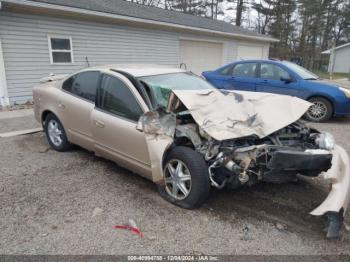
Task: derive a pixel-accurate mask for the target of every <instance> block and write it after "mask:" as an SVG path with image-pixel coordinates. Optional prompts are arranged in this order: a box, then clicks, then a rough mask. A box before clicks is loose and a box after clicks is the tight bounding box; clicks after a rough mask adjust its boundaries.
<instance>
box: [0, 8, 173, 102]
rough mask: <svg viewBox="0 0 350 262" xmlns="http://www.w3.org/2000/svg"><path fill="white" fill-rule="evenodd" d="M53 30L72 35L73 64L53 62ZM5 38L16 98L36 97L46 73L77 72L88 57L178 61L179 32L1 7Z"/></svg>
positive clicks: (99, 61)
mask: <svg viewBox="0 0 350 262" xmlns="http://www.w3.org/2000/svg"><path fill="white" fill-rule="evenodd" d="M50 35H52V36H55V35H62V36H70V37H71V38H72V40H73V41H72V42H73V43H72V44H73V47H72V48H73V50H74V64H65V65H62V64H51V62H50V52H49V46H48V36H50ZM0 39H1V40H2V47H3V53H4V62H5V68H6V79H7V87H8V93H9V97H10V101H11V103H14V102H19V103H20V102H26V101H27V100H31V99H32V88H33V86H35V85H36V84H38V82H39V79H41V78H42V77H45V76H48V75H49V74H50V73H55V74H67V73H72V72H74V71H76V70H79V69H82V68H85V67H87V61H88V62H89V64H90V66H96V65H104V64H126V63H127V64H130V63H144V64H146V63H152V64H163V65H173V66H178V35H177V34H173V33H171V32H164V31H156V30H148V29H138V28H132V27H126V26H119V25H111V24H103V23H92V22H84V21H77V20H68V19H60V18H50V17H44V16H35V15H26V14H17V13H8V12H1V11H0Z"/></svg>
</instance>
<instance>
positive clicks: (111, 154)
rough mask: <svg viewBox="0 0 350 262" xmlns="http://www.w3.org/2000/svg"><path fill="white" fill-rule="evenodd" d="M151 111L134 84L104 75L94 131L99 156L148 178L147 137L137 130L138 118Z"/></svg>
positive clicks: (123, 78) (117, 77)
mask: <svg viewBox="0 0 350 262" xmlns="http://www.w3.org/2000/svg"><path fill="white" fill-rule="evenodd" d="M147 110H148V108H147V106H146V104H145V103H144V102H143V100H142V98H141V96H140V95H139V94H138V92H137V90H136V89H135V87H134V86H133V85H132V83H131V82H130V81H129V80H128V79H127V78H125V77H124V76H122V75H120V74H117V73H115V74H113V75H110V74H103V75H102V77H101V85H100V88H99V90H98V98H97V101H96V108H95V109H94V110H93V112H92V130H93V137H94V140H95V152H96V154H97V155H101V156H104V157H106V158H108V159H111V160H114V161H116V162H118V163H119V164H120V165H121V166H125V167H126V168H128V169H130V170H133V171H135V172H137V173H139V174H141V175H144V176H146V177H150V176H151V165H150V159H149V154H148V148H147V144H146V138H145V134H144V133H142V132H140V131H138V130H137V129H136V126H137V122H138V119H139V118H140V116H141V115H142V114H143V113H144V111H147Z"/></svg>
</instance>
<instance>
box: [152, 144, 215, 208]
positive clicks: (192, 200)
mask: <svg viewBox="0 0 350 262" xmlns="http://www.w3.org/2000/svg"><path fill="white" fill-rule="evenodd" d="M164 163H165V164H164V171H163V174H164V184H163V185H157V187H158V191H159V193H160V195H161V196H162V197H163V198H164V199H165V200H167V201H169V202H170V203H172V204H174V205H177V206H179V207H182V208H186V209H195V208H198V207H200V206H201V205H202V204H203V203H204V202H205V201H206V200H207V198H208V196H209V192H210V181H209V172H208V165H207V164H206V162H205V161H204V159H203V157H202V156H201V155H200V154H199V153H197V152H196V151H194V150H193V149H191V148H189V147H184V146H178V147H174V148H173V149H171V150H170V152H169V153H168V154H167V156H166V158H165V162H164ZM171 170H172V171H171ZM177 171H178V173H177V174H176V172H177ZM174 188H175V189H174Z"/></svg>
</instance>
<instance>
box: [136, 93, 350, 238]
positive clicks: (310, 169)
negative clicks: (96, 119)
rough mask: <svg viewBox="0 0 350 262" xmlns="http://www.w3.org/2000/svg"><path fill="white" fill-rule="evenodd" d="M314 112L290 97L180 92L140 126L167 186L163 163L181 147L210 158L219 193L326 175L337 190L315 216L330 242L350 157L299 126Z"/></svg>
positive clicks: (344, 196) (348, 186)
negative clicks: (325, 221)
mask: <svg viewBox="0 0 350 262" xmlns="http://www.w3.org/2000/svg"><path fill="white" fill-rule="evenodd" d="M309 106H310V104H309V103H308V102H305V101H303V100H300V99H297V98H294V97H287V96H276V95H269V94H268V95H266V94H256V93H253V94H252V93H249V92H248V93H243V92H241V93H236V92H235V93H233V92H231V93H221V92H219V91H216V90H214V91H213V90H208V91H204V92H202V91H201V92H198V91H188V90H186V91H179V90H175V91H173V93H172V94H171V96H170V98H169V103H168V107H167V108H166V109H162V110H160V109H158V110H155V111H154V112H153V113H146V114H148V115H145V117H144V118H143V119H141V121H140V125H141V126H143V128H142V129H143V131H144V132H145V133H146V135H147V137H148V143H149V147H150V149H149V151H150V154H151V156H152V158H153V159H154V161H153V162H152V166H153V175H154V181H155V182H156V183H158V182H161V180H162V179H163V178H162V170H161V169H160V167H161V166H162V158H161V156H164V154H165V153H166V150H167V148H169V147H170V146H176V145H186V146H189V147H192V148H193V149H194V150H195V151H197V152H199V153H200V154H201V155H202V156H203V158H204V159H205V161H206V163H207V165H208V171H209V178H210V181H211V184H212V186H214V187H216V188H219V189H221V188H224V187H231V188H237V187H239V186H243V185H252V184H255V183H258V182H261V181H264V182H270V183H286V182H290V181H293V180H295V179H296V178H297V175H303V176H308V177H316V176H319V175H321V176H323V177H324V178H325V179H329V180H330V182H331V183H332V190H331V192H330V194H329V196H328V197H327V199H326V200H325V201H324V202H323V203H322V204H321V205H320V206H319V207H318V208H316V209H315V210H314V211H312V212H311V214H312V215H326V216H327V217H328V220H329V227H328V233H327V237H329V238H334V237H337V236H339V231H340V228H341V225H342V221H343V216H344V212H345V211H346V208H347V205H348V201H349V197H350V193H349V192H350V170H349V157H348V155H347V153H346V152H345V151H344V149H342V148H341V147H340V146H338V145H335V143H334V139H333V137H332V136H331V135H330V134H328V133H320V132H319V131H317V130H315V129H312V128H308V127H307V126H305V125H304V124H303V123H302V122H300V121H299V119H300V118H301V116H302V115H303V114H304V113H305V112H306V111H307V109H308V108H309ZM275 108H280V110H274V109H275ZM218 109H219V110H218ZM169 120H170V121H169ZM160 142H162V145H161V143H160ZM160 145H161V146H160ZM153 152H156V153H153Z"/></svg>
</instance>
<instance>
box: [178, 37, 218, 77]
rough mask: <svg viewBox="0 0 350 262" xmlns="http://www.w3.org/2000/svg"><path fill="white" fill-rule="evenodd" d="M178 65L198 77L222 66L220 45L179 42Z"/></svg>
mask: <svg viewBox="0 0 350 262" xmlns="http://www.w3.org/2000/svg"><path fill="white" fill-rule="evenodd" d="M180 63H184V64H185V65H186V67H187V69H188V70H191V71H192V72H193V73H195V74H198V75H200V74H201V73H202V72H203V71H207V70H212V69H216V68H218V67H220V66H221V65H222V44H218V43H210V42H203V41H190V40H180Z"/></svg>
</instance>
